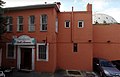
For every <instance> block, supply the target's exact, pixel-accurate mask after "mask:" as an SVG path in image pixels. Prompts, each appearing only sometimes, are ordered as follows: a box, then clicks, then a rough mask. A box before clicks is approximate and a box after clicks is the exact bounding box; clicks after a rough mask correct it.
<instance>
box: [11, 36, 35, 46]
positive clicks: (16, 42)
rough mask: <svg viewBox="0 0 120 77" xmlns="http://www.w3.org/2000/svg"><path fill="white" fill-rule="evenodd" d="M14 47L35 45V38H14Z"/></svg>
mask: <svg viewBox="0 0 120 77" xmlns="http://www.w3.org/2000/svg"><path fill="white" fill-rule="evenodd" d="M12 43H13V45H35V43H36V40H35V38H31V37H29V36H27V35H22V36H19V37H18V38H14V39H13V40H12Z"/></svg>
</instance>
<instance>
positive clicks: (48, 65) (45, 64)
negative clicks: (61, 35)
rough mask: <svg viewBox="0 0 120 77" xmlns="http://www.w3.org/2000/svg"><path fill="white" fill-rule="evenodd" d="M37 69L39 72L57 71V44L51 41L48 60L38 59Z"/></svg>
mask: <svg viewBox="0 0 120 77" xmlns="http://www.w3.org/2000/svg"><path fill="white" fill-rule="evenodd" d="M35 70H36V71H38V72H55V70H56V44H51V43H49V50H48V61H36V63H35Z"/></svg>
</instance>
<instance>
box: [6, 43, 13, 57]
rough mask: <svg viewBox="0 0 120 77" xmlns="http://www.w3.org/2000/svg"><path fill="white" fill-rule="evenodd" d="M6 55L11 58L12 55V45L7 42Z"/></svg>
mask: <svg viewBox="0 0 120 77" xmlns="http://www.w3.org/2000/svg"><path fill="white" fill-rule="evenodd" d="M7 56H8V57H10V58H13V57H14V45H12V44H8V55H7Z"/></svg>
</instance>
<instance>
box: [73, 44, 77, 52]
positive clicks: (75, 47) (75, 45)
mask: <svg viewBox="0 0 120 77" xmlns="http://www.w3.org/2000/svg"><path fill="white" fill-rule="evenodd" d="M73 52H77V43H73Z"/></svg>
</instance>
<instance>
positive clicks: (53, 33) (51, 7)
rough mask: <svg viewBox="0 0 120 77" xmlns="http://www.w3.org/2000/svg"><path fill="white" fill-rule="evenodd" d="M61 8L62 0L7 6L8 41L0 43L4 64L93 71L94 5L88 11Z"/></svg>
mask: <svg viewBox="0 0 120 77" xmlns="http://www.w3.org/2000/svg"><path fill="white" fill-rule="evenodd" d="M59 8H60V2H56V3H53V4H42V5H31V6H22V7H11V8H5V15H6V16H7V18H8V19H7V24H8V25H7V32H6V34H4V37H6V38H7V39H8V40H4V42H3V43H2V44H1V47H2V51H3V52H2V55H3V56H2V65H3V66H13V67H16V68H18V69H29V70H34V71H39V72H54V71H55V70H56V69H77V70H89V71H92V56H93V52H92V51H93V48H92V46H93V45H92V44H91V40H92V39H93V37H92V34H93V33H92V31H93V30H92V29H93V28H92V5H91V4H88V5H87V11H73V8H72V11H71V12H60V10H59ZM81 36H82V37H81ZM86 57H87V58H86Z"/></svg>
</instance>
